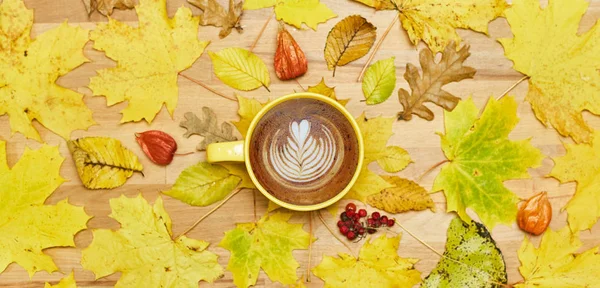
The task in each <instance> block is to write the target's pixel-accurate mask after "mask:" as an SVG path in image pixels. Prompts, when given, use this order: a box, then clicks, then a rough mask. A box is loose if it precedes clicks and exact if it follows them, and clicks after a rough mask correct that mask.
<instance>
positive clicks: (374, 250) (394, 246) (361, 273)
mask: <svg viewBox="0 0 600 288" xmlns="http://www.w3.org/2000/svg"><path fill="white" fill-rule="evenodd" d="M399 246H400V235H398V236H396V237H392V238H388V237H387V236H386V235H381V236H380V237H379V238H376V239H375V240H373V242H371V241H370V239H367V241H366V242H365V244H364V245H363V247H362V248H360V252H359V254H358V258H354V257H353V256H351V255H348V254H346V253H338V255H339V258H336V257H331V256H323V260H322V261H321V263H319V265H317V266H316V267H315V268H313V269H312V271H313V273H314V274H315V275H316V276H317V277H319V278H321V279H322V280H323V281H325V287H326V288H328V287H347V286H348V283H351V285H352V286H354V287H377V288H387V287H389V288H405V287H406V288H410V287H413V286H415V285H417V284H418V283H419V282H421V272H419V271H418V270H417V269H416V268H415V263H417V261H419V260H418V259H412V258H402V257H400V256H398V247H399Z"/></svg>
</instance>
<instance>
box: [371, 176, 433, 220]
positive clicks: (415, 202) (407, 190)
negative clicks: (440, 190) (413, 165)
mask: <svg viewBox="0 0 600 288" xmlns="http://www.w3.org/2000/svg"><path fill="white" fill-rule="evenodd" d="M381 177H382V178H383V180H385V181H386V182H388V183H391V184H393V185H394V187H391V188H386V189H384V190H383V191H381V192H379V193H377V194H372V195H370V196H369V197H367V204H369V205H371V206H373V207H375V208H377V209H380V210H383V211H386V212H388V213H392V214H396V213H401V212H406V211H411V210H412V211H421V210H425V209H427V208H429V209H431V211H435V204H434V203H433V200H432V199H431V196H429V193H427V190H425V188H423V187H421V186H420V185H419V184H417V183H415V182H413V181H410V180H408V179H404V178H400V177H398V176H381Z"/></svg>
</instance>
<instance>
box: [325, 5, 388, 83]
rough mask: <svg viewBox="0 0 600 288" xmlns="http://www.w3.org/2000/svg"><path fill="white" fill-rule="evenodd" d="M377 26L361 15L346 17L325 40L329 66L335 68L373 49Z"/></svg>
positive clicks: (331, 68)
mask: <svg viewBox="0 0 600 288" xmlns="http://www.w3.org/2000/svg"><path fill="white" fill-rule="evenodd" d="M375 30H377V28H376V27H375V26H373V24H371V23H370V22H368V21H367V19H365V18H363V17H362V16H360V15H351V16H348V17H346V18H344V19H343V20H342V21H340V22H338V23H337V24H335V26H333V28H331V30H330V31H329V34H327V40H326V42H325V61H327V68H329V70H333V76H335V69H336V68H337V67H338V66H344V65H346V64H348V63H350V62H352V61H354V60H356V59H359V58H361V57H363V56H365V55H367V53H369V50H371V46H373V43H375V37H376V36H377V33H376V32H375Z"/></svg>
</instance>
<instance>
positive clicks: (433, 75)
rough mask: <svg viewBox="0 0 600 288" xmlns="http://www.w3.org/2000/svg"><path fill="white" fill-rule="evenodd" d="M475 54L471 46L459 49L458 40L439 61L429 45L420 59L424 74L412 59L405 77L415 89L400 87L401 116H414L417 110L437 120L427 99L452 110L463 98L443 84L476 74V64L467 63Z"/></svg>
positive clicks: (418, 112)
mask: <svg viewBox="0 0 600 288" xmlns="http://www.w3.org/2000/svg"><path fill="white" fill-rule="evenodd" d="M469 55H471V53H469V46H468V45H465V46H463V47H462V48H461V49H460V50H459V51H458V52H457V51H456V46H455V44H454V43H452V44H450V45H448V47H446V50H444V52H443V53H442V59H441V60H440V62H439V63H436V62H435V55H434V54H433V53H432V51H431V50H429V49H423V50H421V53H419V62H420V64H421V68H422V69H423V77H421V76H420V75H419V69H418V68H417V67H416V66H415V65H412V64H410V63H408V64H406V72H405V73H404V79H406V81H408V84H409V85H410V88H411V89H412V93H411V94H409V93H408V91H406V90H404V89H400V90H398V100H400V104H402V106H403V107H404V111H402V112H400V113H398V120H410V119H412V114H415V115H417V116H419V117H421V118H423V119H426V120H429V121H431V120H433V117H434V115H433V112H431V110H429V108H427V107H426V106H424V105H423V104H425V103H426V102H431V103H434V104H436V105H438V106H440V107H442V108H444V109H446V110H448V111H452V109H454V107H456V104H458V101H459V100H460V98H458V97H456V96H454V95H452V94H450V93H448V92H446V91H444V90H443V89H442V86H444V85H446V84H448V83H451V82H458V81H461V80H464V79H468V78H473V75H475V73H476V72H477V71H476V70H475V68H472V67H467V66H463V63H464V62H465V60H466V59H467V58H468V57H469Z"/></svg>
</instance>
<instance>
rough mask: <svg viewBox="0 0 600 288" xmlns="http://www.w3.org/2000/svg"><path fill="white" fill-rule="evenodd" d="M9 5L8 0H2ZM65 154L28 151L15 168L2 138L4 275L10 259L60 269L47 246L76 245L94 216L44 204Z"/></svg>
mask: <svg viewBox="0 0 600 288" xmlns="http://www.w3.org/2000/svg"><path fill="white" fill-rule="evenodd" d="M4 3H6V2H4ZM63 160H64V158H63V157H62V156H60V153H59V152H58V147H53V146H47V145H44V146H42V148H40V149H38V150H30V149H29V148H26V149H25V152H24V153H23V156H21V159H19V162H17V164H15V165H14V166H13V167H12V168H9V167H8V165H7V163H6V142H4V141H1V140H0V183H2V184H1V185H0V202H1V203H2V205H1V206H0V273H1V272H3V271H4V269H6V267H7V266H8V265H9V264H11V263H16V264H18V265H20V266H21V267H23V268H24V269H25V270H26V271H27V272H28V273H29V276H30V277H32V276H33V274H35V273H36V272H38V271H47V272H48V273H52V272H54V271H57V270H58V267H56V264H54V261H53V260H52V258H51V257H50V256H49V255H47V254H45V253H44V249H47V248H52V247H75V242H74V240H73V237H74V236H75V234H77V233H78V232H79V231H81V230H84V229H86V223H87V221H88V220H89V219H90V218H91V217H90V216H88V215H87V214H86V213H85V211H84V210H83V207H77V206H73V205H71V204H69V203H68V201H67V200H62V201H60V202H58V203H57V204H56V205H44V202H45V201H46V199H47V198H48V197H49V196H50V195H51V194H52V192H54V190H56V188H58V187H59V186H60V185H61V184H62V183H63V182H64V181H65V180H64V179H63V178H62V177H60V175H59V170H60V166H61V164H62V162H63Z"/></svg>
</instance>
